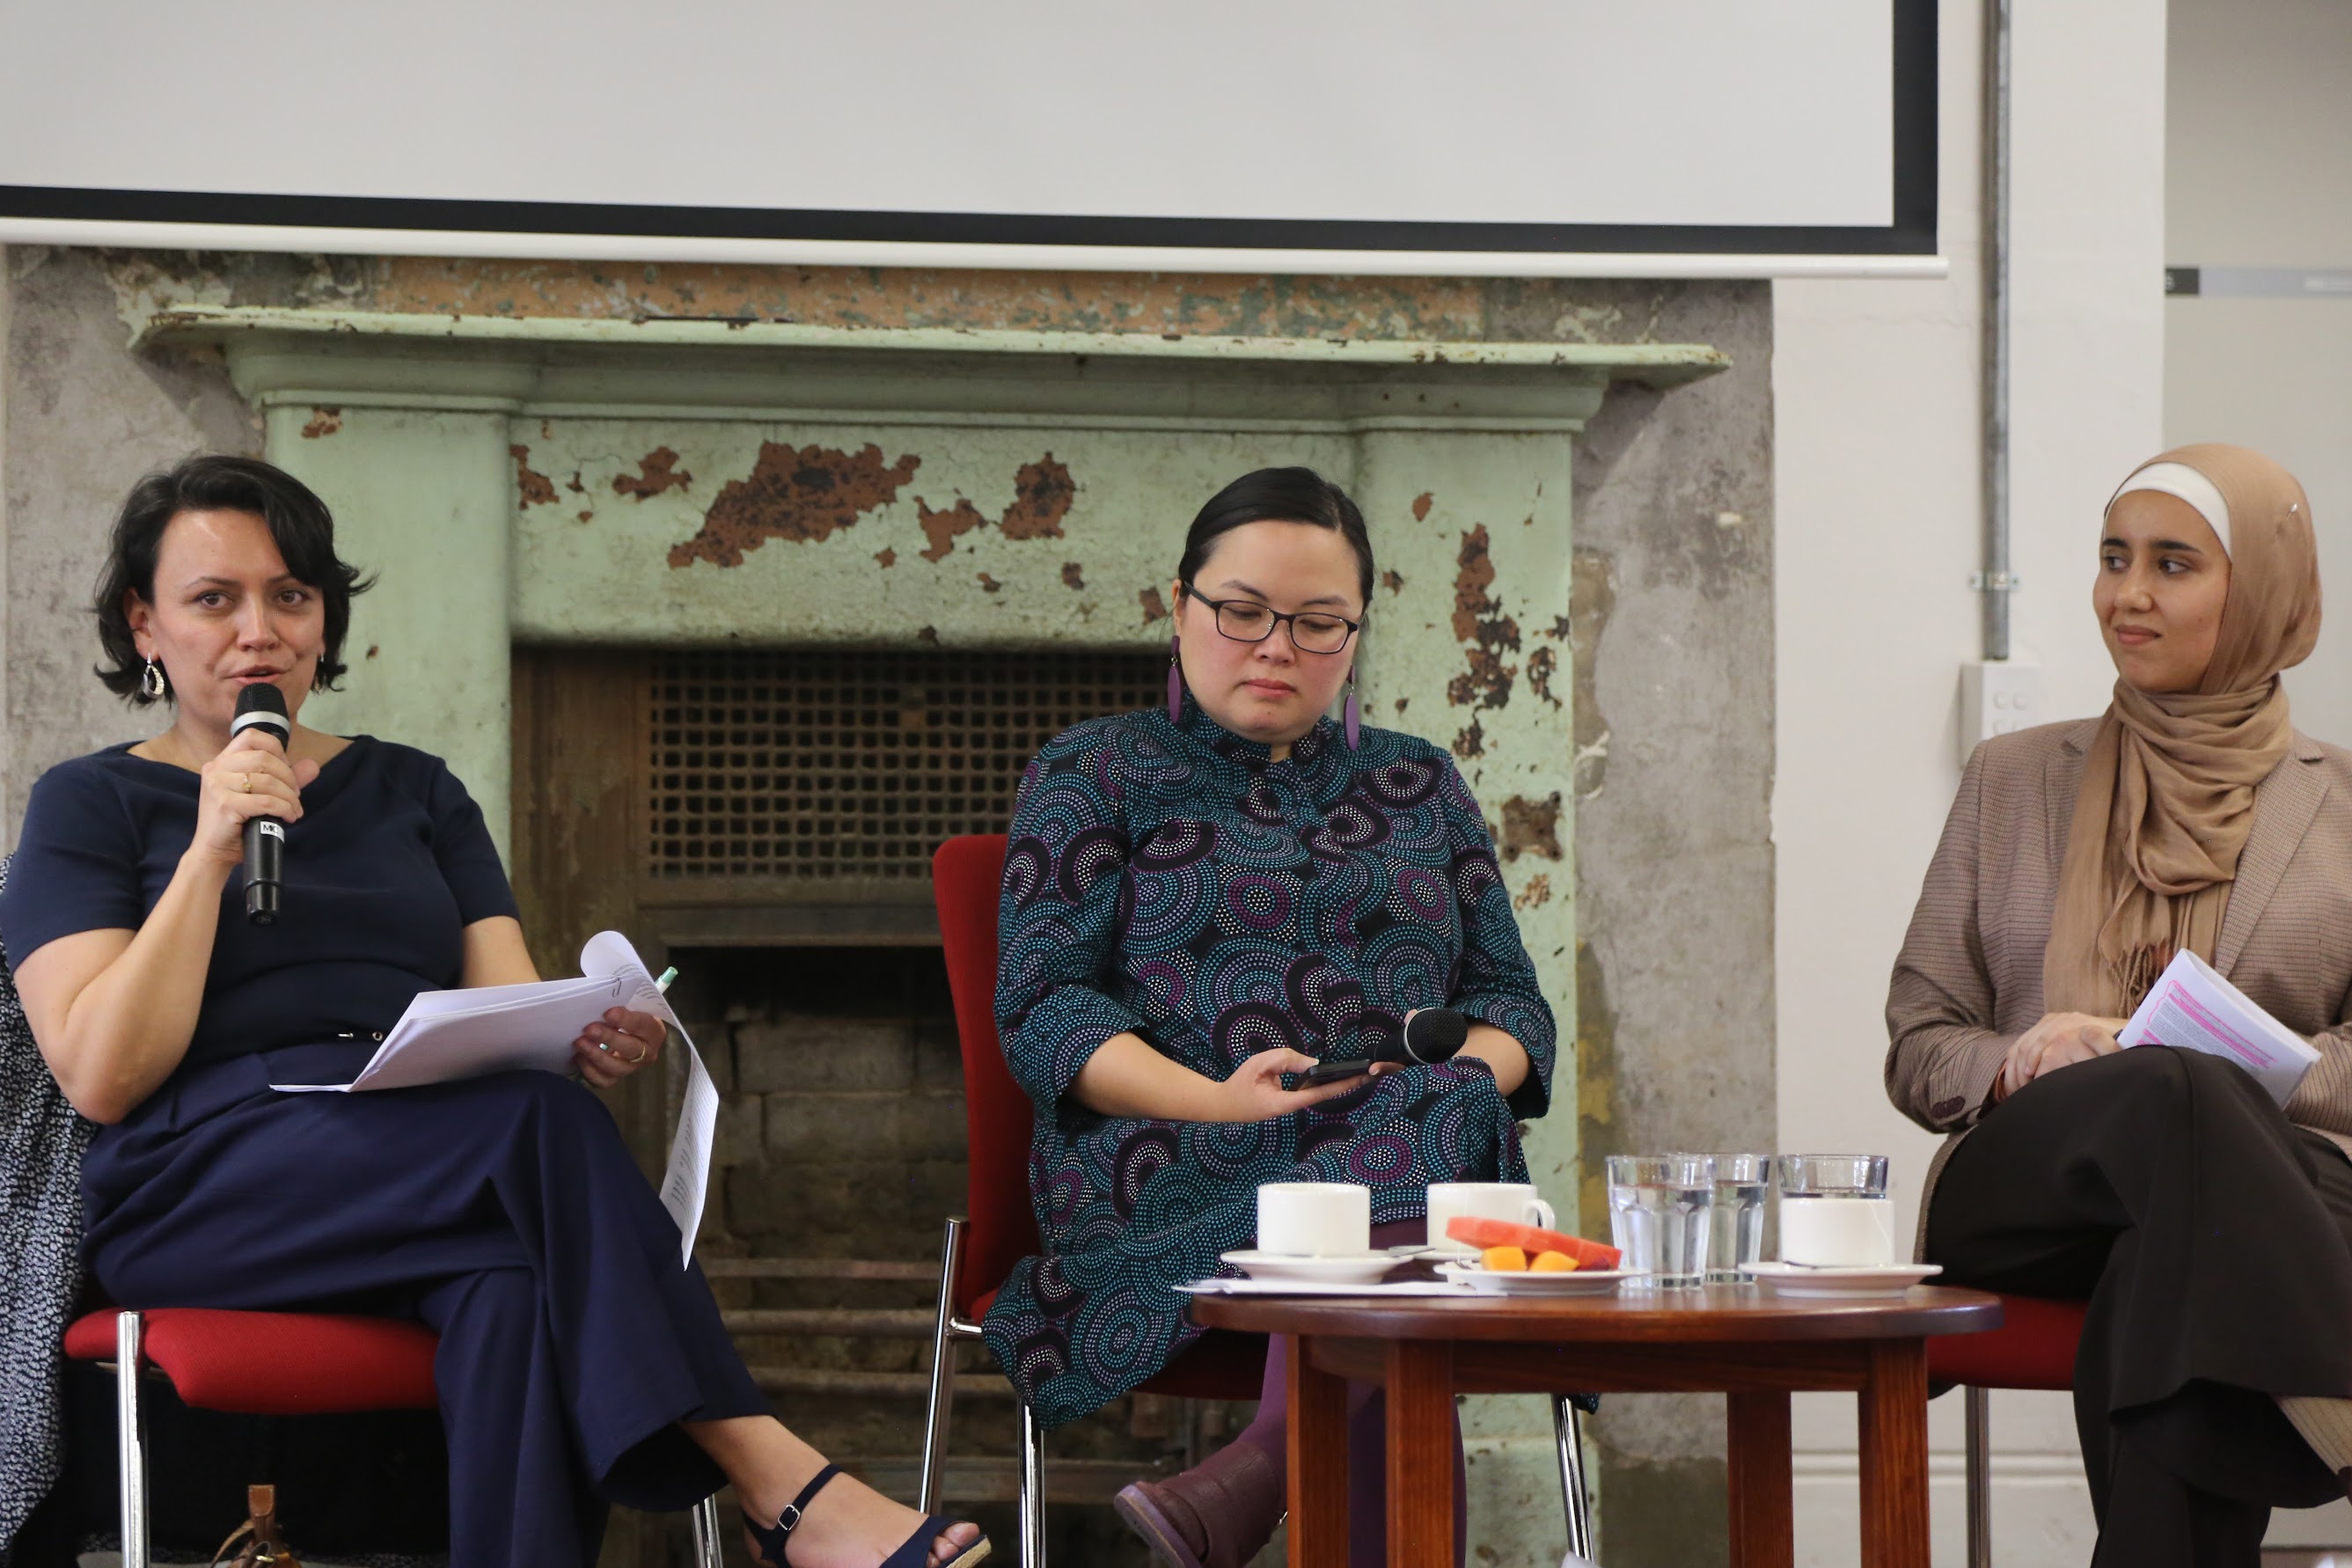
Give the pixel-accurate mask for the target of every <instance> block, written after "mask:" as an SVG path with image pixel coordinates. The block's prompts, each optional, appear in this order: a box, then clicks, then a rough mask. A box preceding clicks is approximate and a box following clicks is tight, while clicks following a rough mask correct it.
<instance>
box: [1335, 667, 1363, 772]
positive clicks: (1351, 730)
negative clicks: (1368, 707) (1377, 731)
mask: <svg viewBox="0 0 2352 1568" xmlns="http://www.w3.org/2000/svg"><path fill="white" fill-rule="evenodd" d="M1339 727H1340V728H1341V729H1342V730H1344V731H1347V736H1348V750H1349V751H1351V752H1352V751H1354V750H1355V749H1356V748H1357V747H1358V746H1359V745H1360V744H1361V743H1362V742H1363V739H1364V710H1363V706H1362V705H1361V704H1360V703H1359V702H1358V701H1357V700H1356V667H1355V666H1354V665H1352V664H1351V665H1349V667H1348V700H1347V701H1345V702H1343V703H1341V704H1340V705H1339Z"/></svg>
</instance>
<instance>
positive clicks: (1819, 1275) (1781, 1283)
mask: <svg viewBox="0 0 2352 1568" xmlns="http://www.w3.org/2000/svg"><path fill="white" fill-rule="evenodd" d="M1739 1271H1740V1272H1741V1273H1742V1274H1745V1275H1747V1276H1748V1278H1749V1279H1753V1280H1755V1281H1756V1283H1758V1284H1759V1285H1761V1286H1763V1287H1764V1289H1767V1290H1770V1291H1772V1292H1774V1293H1775V1294H1778V1295H1781V1296H1900V1295H1901V1294H1903V1292H1904V1291H1906V1290H1908V1289H1911V1287H1912V1286H1914V1285H1916V1284H1918V1283H1919V1282H1920V1281H1921V1280H1923V1279H1929V1278H1931V1277H1932V1276H1935V1275H1937V1274H1941V1273H1942V1272H1943V1271H1944V1267H1943V1265H1942V1264H1940V1263H1870V1264H1854V1265H1846V1266H1840V1267H1835V1268H1832V1267H1828V1266H1823V1267H1819V1268H1816V1267H1813V1266H1811V1265H1808V1264H1802V1263H1743V1264H1741V1265H1740V1266H1739Z"/></svg>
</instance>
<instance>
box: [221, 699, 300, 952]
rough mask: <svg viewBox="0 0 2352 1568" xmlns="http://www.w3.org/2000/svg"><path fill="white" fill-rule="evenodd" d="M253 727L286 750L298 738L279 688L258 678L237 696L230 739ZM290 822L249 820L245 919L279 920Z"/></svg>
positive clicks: (258, 922)
mask: <svg viewBox="0 0 2352 1568" xmlns="http://www.w3.org/2000/svg"><path fill="white" fill-rule="evenodd" d="M249 729H259V730H263V731H268V733H270V734H272V735H275V736H277V737H278V749H279V750H280V751H283V750H284V749H285V748H286V747H287V746H288V745H289V744H290V743H291V742H293V739H294V723H293V721H292V720H290V719H289V718H287V716H286V699H285V698H283V697H281V696H279V695H278V688H276V687H275V686H272V685H270V684H269V682H268V681H266V680H257V681H255V682H254V683H253V684H252V685H250V686H248V687H247V688H246V689H244V690H243V691H240V692H238V693H237V695H236V718H234V719H232V720H230V721H229V723H228V733H229V739H231V740H232V741H234V740H235V739H236V737H237V735H238V734H239V733H240V732H242V731H246V730H249ZM285 860H286V825H285V824H284V823H282V822H280V821H278V819H277V818H276V817H274V816H248V817H247V818H246V819H245V918H246V919H247V920H249V921H252V922H253V923H254V924H255V925H257V926H268V925H276V924H277V923H278V883H279V881H280V879H282V876H283V873H284V870H285Z"/></svg>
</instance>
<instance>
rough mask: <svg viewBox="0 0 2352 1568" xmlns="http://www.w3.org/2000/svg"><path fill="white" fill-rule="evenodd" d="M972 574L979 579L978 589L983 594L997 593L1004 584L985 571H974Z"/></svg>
mask: <svg viewBox="0 0 2352 1568" xmlns="http://www.w3.org/2000/svg"><path fill="white" fill-rule="evenodd" d="M974 575H976V576H977V577H978V578H979V579H980V591H981V592H982V593H983V594H993V593H997V592H999V591H1001V590H1002V589H1003V586H1004V584H1002V583H1000V582H998V581H997V580H996V579H995V578H993V577H992V576H990V575H989V574H987V573H985V572H981V573H976V574H974Z"/></svg>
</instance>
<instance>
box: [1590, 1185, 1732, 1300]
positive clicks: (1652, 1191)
mask: <svg viewBox="0 0 2352 1568" xmlns="http://www.w3.org/2000/svg"><path fill="white" fill-rule="evenodd" d="M1714 1207H1715V1160H1714V1158H1713V1156H1711V1155H1706V1154H1612V1155H1611V1156H1609V1237H1610V1239H1611V1241H1612V1242H1613V1243H1614V1244H1615V1245H1616V1247H1617V1249H1618V1250H1619V1251H1621V1252H1622V1253H1623V1254H1624V1255H1625V1263H1624V1267H1625V1268H1628V1269H1631V1270H1633V1272H1635V1273H1637V1274H1641V1275H1644V1276H1646V1277H1647V1278H1646V1279H1644V1280H1643V1281H1639V1283H1645V1284H1648V1285H1651V1286H1654V1287H1656V1288H1657V1289H1683V1288H1685V1287H1689V1286H1695V1285H1702V1284H1705V1283H1706V1249H1707V1240H1708V1236H1709V1217H1708V1216H1709V1215H1710V1213H1711V1211H1712V1210H1713V1209H1714Z"/></svg>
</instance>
